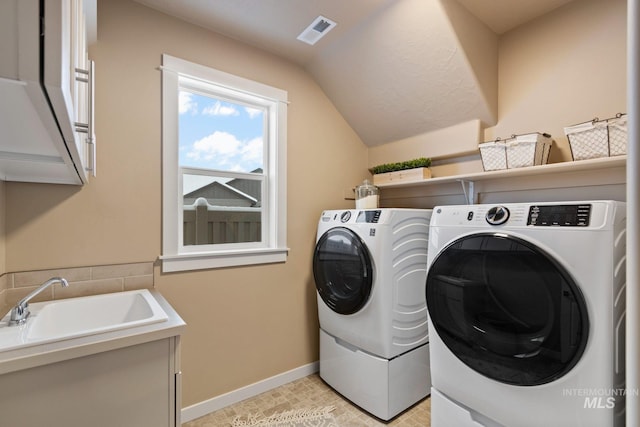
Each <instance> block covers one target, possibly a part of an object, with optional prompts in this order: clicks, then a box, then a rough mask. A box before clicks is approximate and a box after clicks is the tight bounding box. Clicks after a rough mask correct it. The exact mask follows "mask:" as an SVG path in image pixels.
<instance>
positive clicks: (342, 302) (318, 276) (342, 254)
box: [313, 227, 373, 314]
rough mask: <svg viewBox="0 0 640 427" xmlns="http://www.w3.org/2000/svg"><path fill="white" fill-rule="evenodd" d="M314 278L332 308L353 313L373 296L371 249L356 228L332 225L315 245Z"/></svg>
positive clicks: (320, 292) (324, 299) (321, 295)
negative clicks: (355, 230)
mask: <svg viewBox="0 0 640 427" xmlns="http://www.w3.org/2000/svg"><path fill="white" fill-rule="evenodd" d="M313 277H314V279H315V282H316V289H317V290H318V295H320V298H322V300H323V301H324V302H325V304H326V305H327V306H328V307H329V308H331V309H332V310H333V311H335V312H336V313H340V314H353V313H355V312H357V311H359V310H360V309H361V308H362V307H363V306H364V305H365V304H366V302H367V300H368V299H369V296H370V295H371V288H372V285H373V266H372V263H371V256H370V254H369V250H368V249H367V247H366V245H365V244H364V242H363V241H362V239H360V237H359V236H358V235H357V234H356V233H355V232H354V231H352V230H350V229H348V228H345V227H335V228H331V229H329V230H328V231H327V232H326V233H324V234H323V235H322V236H321V237H320V238H319V239H318V243H317V244H316V248H315V251H314V254H313Z"/></svg>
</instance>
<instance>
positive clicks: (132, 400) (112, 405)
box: [0, 336, 181, 427]
mask: <svg viewBox="0 0 640 427" xmlns="http://www.w3.org/2000/svg"><path fill="white" fill-rule="evenodd" d="M179 350H180V337H179V336H175V337H170V338H165V339H161V340H155V341H151V342H146V343H142V344H137V345H132V346H127V347H123V348H119V349H115V350H111V351H106V352H100V353H96V354H91V355H87V356H83V357H77V358H73V359H69V360H64V361H60V362H57V363H51V364H46V365H42V366H37V367H34V368H31V369H25V370H19V371H15V372H11V373H7V374H4V375H1V376H0V385H1V387H0V424H1V425H6V426H21V427H41V426H65V427H87V426H92V427H114V426H118V427H176V426H178V427H179V426H180V404H181V402H180V369H179V366H180V352H179Z"/></svg>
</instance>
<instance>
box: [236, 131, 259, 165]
mask: <svg viewBox="0 0 640 427" xmlns="http://www.w3.org/2000/svg"><path fill="white" fill-rule="evenodd" d="M241 154H242V158H243V159H244V160H247V161H250V162H258V163H259V164H262V154H263V150H262V137H257V138H254V139H252V140H251V141H249V142H247V143H246V144H244V146H243V147H242V152H241Z"/></svg>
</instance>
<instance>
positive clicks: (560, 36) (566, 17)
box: [369, 0, 627, 176]
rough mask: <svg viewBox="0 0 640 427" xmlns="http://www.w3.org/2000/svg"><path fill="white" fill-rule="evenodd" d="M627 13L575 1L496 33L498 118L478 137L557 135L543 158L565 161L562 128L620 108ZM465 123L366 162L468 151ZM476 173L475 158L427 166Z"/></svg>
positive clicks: (471, 142) (373, 152)
mask: <svg viewBox="0 0 640 427" xmlns="http://www.w3.org/2000/svg"><path fill="white" fill-rule="evenodd" d="M626 19H627V15H626V1H625V0H609V1H602V0H581V1H575V2H571V3H569V4H567V5H566V6H563V7H561V8H559V9H557V10H555V11H553V12H551V13H549V14H546V15H544V16H542V17H540V18H538V19H536V20H534V21H531V22H529V23H527V24H525V25H522V26H520V27H518V28H516V29H514V30H512V31H509V32H507V33H505V34H503V35H502V36H500V38H499V40H498V122H497V124H496V125H495V126H493V127H489V128H486V129H485V130H484V133H482V132H481V136H480V138H481V140H484V141H488V140H491V139H493V138H496V137H501V138H506V137H509V136H510V135H512V134H520V133H528V132H538V131H539V132H548V133H550V134H551V135H552V136H553V138H554V140H555V141H556V145H555V146H554V148H553V150H552V152H551V156H550V160H549V161H550V162H552V163H555V162H561V161H571V153H570V151H569V145H568V141H567V138H566V137H565V135H564V130H563V128H564V127H565V126H570V125H573V124H576V123H580V122H584V121H588V120H591V119H592V118H594V117H599V118H601V119H604V118H608V117H612V116H615V114H616V113H618V112H625V111H626V25H627V22H626ZM467 125H468V124H466V123H463V124H461V125H459V126H457V127H452V128H451V129H452V130H455V131H456V132H457V135H454V134H451V135H449V137H448V139H446V140H444V141H443V140H442V138H441V136H443V135H445V136H446V134H445V133H443V132H442V131H436V132H432V133H429V134H424V135H418V136H416V137H414V138H408V139H407V140H411V141H415V142H416V143H415V144H406V140H403V141H396V142H393V143H390V144H385V145H387V146H388V147H385V146H384V145H383V146H379V147H373V148H371V149H370V161H369V164H370V166H373V165H375V164H378V162H379V160H380V159H379V158H380V154H381V153H386V152H388V151H390V150H393V151H394V159H393V160H391V161H399V160H407V159H410V158H416V157H422V156H434V157H438V156H442V155H450V154H452V152H453V151H456V150H457V151H458V152H460V153H461V154H468V150H469V147H472V146H476V147H477V143H478V141H477V133H475V132H473V131H472V129H471V128H470V127H469V126H467ZM461 131H462V132H461ZM480 142H481V141H480ZM441 144H444V145H445V146H447V145H448V147H446V148H444V149H443V148H442V147H441V146H440V145H441ZM389 147H392V148H389ZM443 150H444V151H443ZM447 150H449V151H447ZM481 171H482V163H481V162H480V160H479V156H477V158H476V159H475V160H469V159H468V158H465V159H464V161H461V162H454V163H448V164H447V165H444V166H441V167H436V168H433V170H432V172H433V175H434V176H446V175H456V174H459V173H471V172H481Z"/></svg>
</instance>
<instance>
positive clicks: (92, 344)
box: [0, 290, 186, 374]
mask: <svg viewBox="0 0 640 427" xmlns="http://www.w3.org/2000/svg"><path fill="white" fill-rule="evenodd" d="M149 292H150V293H151V295H152V296H153V297H154V298H155V299H156V301H157V302H158V303H159V304H160V306H161V307H162V309H163V310H164V311H165V312H166V314H167V315H168V317H169V318H168V319H167V321H165V322H159V323H152V324H148V325H142V326H138V327H133V328H126V329H121V330H117V331H111V332H105V333H101V334H97V335H89V336H83V337H77V338H71V339H64V340H60V341H56V342H52V343H46V344H40V345H34V346H29V347H24V348H18V349H13V350H7V351H3V352H0V374H5V373H9V372H14V371H19V370H22V369H29V368H33V367H36V366H42V365H47V364H50V363H56V362H60V361H63V360H69V359H74V358H77V357H83V356H89V355H92V354H96V353H102V352H105V351H110V350H115V349H118V348H123V347H129V346H133V345H137V344H142V343H146V342H151V341H156V340H160V339H164V338H169V337H173V336H178V335H181V334H182V333H183V332H184V329H185V327H186V323H185V322H184V320H182V318H181V317H180V315H178V313H177V312H176V311H175V310H174V309H173V307H171V305H170V304H169V303H168V302H167V301H166V300H165V299H164V297H163V296H162V295H160V293H158V292H157V291H154V290H150V291H149Z"/></svg>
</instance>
